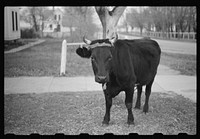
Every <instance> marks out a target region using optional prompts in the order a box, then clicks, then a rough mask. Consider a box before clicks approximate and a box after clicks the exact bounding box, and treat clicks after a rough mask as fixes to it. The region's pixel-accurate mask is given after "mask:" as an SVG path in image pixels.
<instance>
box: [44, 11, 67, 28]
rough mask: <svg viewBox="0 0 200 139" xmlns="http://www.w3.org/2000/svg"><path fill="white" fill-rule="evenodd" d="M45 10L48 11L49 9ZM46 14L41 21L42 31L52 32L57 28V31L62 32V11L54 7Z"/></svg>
mask: <svg viewBox="0 0 200 139" xmlns="http://www.w3.org/2000/svg"><path fill="white" fill-rule="evenodd" d="M46 11H47V12H48V11H49V10H46ZM46 16H49V17H48V18H47V19H46V20H45V21H43V23H44V30H43V32H54V31H55V30H57V32H62V18H63V12H62V11H61V10H60V9H55V10H54V12H53V13H52V14H47V15H46Z"/></svg>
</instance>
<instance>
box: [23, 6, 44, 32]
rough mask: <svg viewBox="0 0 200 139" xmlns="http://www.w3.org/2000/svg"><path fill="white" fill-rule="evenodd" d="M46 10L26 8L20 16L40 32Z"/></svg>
mask: <svg viewBox="0 0 200 139" xmlns="http://www.w3.org/2000/svg"><path fill="white" fill-rule="evenodd" d="M45 9H46V8H45V7H24V8H22V12H21V14H20V20H24V21H25V22H27V23H30V25H31V26H32V27H33V29H34V30H35V31H36V32H38V31H39V30H40V28H39V26H40V22H41V21H43V19H44V15H43V11H44V10H45Z"/></svg>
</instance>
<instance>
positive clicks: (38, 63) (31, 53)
mask: <svg viewBox="0 0 200 139" xmlns="http://www.w3.org/2000/svg"><path fill="white" fill-rule="evenodd" d="M61 45H62V40H61V39H46V42H44V43H42V44H39V45H36V46H33V47H30V48H28V49H25V50H22V51H20V52H17V53H12V54H4V77H14V76H59V72H60V58H61ZM78 47H79V46H69V47H68V49H67V66H66V76H70V77H71V76H89V75H93V71H92V66H91V62H90V59H85V58H81V57H79V56H78V55H77V54H76V52H75V51H76V49H77V48H78ZM160 64H162V65H166V66H169V67H170V68H172V69H175V70H179V71H180V72H181V74H183V75H196V56H194V55H186V54H171V53H165V52H163V53H162V54H161V60H160Z"/></svg>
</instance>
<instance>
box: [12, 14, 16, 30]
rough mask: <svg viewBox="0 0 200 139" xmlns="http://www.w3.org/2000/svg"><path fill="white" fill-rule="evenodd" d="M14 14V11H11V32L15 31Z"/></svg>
mask: <svg viewBox="0 0 200 139" xmlns="http://www.w3.org/2000/svg"><path fill="white" fill-rule="evenodd" d="M14 16H15V14H14V11H12V29H13V31H15V21H14V20H15V17H14Z"/></svg>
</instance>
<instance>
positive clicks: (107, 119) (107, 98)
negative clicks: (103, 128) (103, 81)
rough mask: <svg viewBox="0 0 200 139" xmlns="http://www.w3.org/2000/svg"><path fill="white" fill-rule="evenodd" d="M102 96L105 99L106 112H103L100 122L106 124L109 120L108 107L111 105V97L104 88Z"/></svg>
mask: <svg viewBox="0 0 200 139" xmlns="http://www.w3.org/2000/svg"><path fill="white" fill-rule="evenodd" d="M104 96H105V101H106V113H105V116H104V119H103V122H102V124H103V125H108V124H109V121H110V108H111V106H112V97H111V96H110V95H109V93H108V92H107V90H104Z"/></svg>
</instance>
